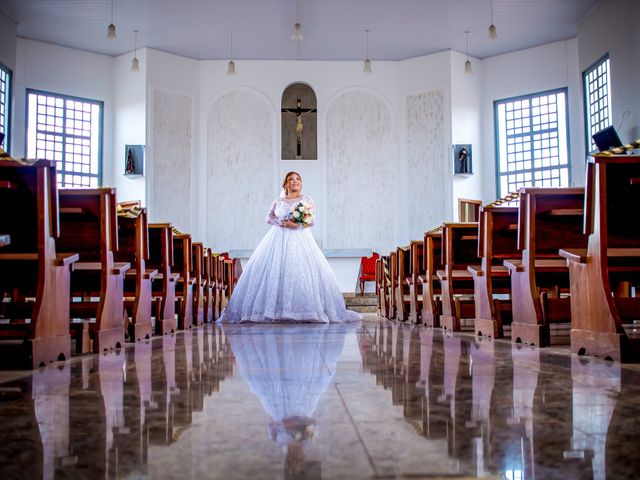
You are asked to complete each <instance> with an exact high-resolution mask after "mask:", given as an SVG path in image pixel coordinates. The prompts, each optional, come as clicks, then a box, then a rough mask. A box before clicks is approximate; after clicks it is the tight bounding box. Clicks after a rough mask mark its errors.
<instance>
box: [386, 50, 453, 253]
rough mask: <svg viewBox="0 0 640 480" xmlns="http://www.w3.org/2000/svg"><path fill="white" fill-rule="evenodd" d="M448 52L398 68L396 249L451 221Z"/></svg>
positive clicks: (409, 62)
mask: <svg viewBox="0 0 640 480" xmlns="http://www.w3.org/2000/svg"><path fill="white" fill-rule="evenodd" d="M450 57H451V53H450V52H449V51H445V52H440V53H436V54H434V55H429V56H426V57H419V58H412V59H409V60H405V61H402V62H399V63H398V67H397V68H398V71H397V80H396V81H397V88H398V89H399V91H400V95H401V98H400V105H401V109H402V114H400V115H399V116H398V139H399V143H398V147H399V148H398V161H399V162H400V163H401V164H402V165H403V168H401V169H398V177H399V178H397V179H396V188H397V190H398V192H399V197H398V209H399V210H400V211H402V212H406V214H407V217H406V218H407V220H406V221H404V222H402V221H401V222H399V225H398V235H397V238H398V243H397V244H398V245H407V244H408V243H409V242H410V241H411V240H414V239H420V238H422V236H423V234H424V231H425V230H428V229H430V228H432V227H433V226H434V225H437V224H440V223H442V221H444V220H447V219H451V218H452V217H451V215H452V204H451V169H450V164H449V158H448V151H449V148H450V144H451V128H450V123H451V108H450V87H449V86H450V83H451V80H450V67H449V65H450Z"/></svg>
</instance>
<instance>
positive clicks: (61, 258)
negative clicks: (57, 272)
mask: <svg viewBox="0 0 640 480" xmlns="http://www.w3.org/2000/svg"><path fill="white" fill-rule="evenodd" d="M78 260H80V255H79V254H78V253H58V254H57V255H56V261H55V265H56V266H58V267H66V266H67V265H71V264H73V263H76V262H77V261H78Z"/></svg>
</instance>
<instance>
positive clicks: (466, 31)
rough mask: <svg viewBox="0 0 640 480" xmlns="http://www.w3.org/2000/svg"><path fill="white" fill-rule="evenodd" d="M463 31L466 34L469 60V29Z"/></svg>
mask: <svg viewBox="0 0 640 480" xmlns="http://www.w3.org/2000/svg"><path fill="white" fill-rule="evenodd" d="M464 33H466V34H467V60H469V30H465V31H464Z"/></svg>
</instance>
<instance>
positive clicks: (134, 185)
mask: <svg viewBox="0 0 640 480" xmlns="http://www.w3.org/2000/svg"><path fill="white" fill-rule="evenodd" d="M132 56H133V54H131V53H128V54H125V55H120V56H119V57H116V58H115V62H114V67H113V78H114V80H113V81H114V89H113V90H114V94H113V111H114V122H113V123H114V130H113V133H114V136H113V161H112V162H109V164H107V163H106V162H105V167H106V168H109V169H110V170H111V178H112V183H111V185H113V186H114V187H116V189H117V192H118V193H117V195H118V200H120V201H125V200H141V201H142V203H143V205H146V200H147V199H146V185H145V176H146V175H147V172H146V171H144V170H146V165H143V173H144V175H145V176H142V177H126V176H125V175H124V172H125V163H126V152H125V146H126V145H145V143H146V134H147V130H146V126H147V98H146V95H147V68H146V66H147V61H146V60H147V52H146V49H142V50H138V52H137V57H138V60H139V61H140V72H132V71H131V58H132ZM145 163H146V164H148V163H149V159H148V158H145Z"/></svg>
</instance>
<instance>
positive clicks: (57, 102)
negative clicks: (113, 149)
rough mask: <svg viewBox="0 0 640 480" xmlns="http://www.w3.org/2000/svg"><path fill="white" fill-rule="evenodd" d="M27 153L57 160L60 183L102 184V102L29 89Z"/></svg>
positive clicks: (70, 185) (90, 185)
mask: <svg viewBox="0 0 640 480" xmlns="http://www.w3.org/2000/svg"><path fill="white" fill-rule="evenodd" d="M27 108H28V110H27V157H28V158H44V159H47V160H55V162H56V167H57V170H58V185H60V186H61V187H91V188H95V187H97V186H99V185H100V173H101V160H102V108H103V104H102V102H99V101H95V100H88V99H84V98H75V97H69V96H65V95H57V94H53V93H46V92H38V91H34V90H28V91H27Z"/></svg>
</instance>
